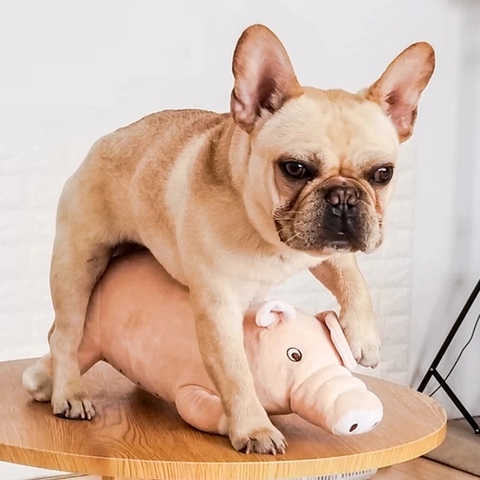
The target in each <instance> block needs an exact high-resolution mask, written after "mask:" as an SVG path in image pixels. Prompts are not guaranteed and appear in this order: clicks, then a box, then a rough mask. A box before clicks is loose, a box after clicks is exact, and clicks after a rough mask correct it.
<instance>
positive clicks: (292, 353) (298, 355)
mask: <svg viewBox="0 0 480 480" xmlns="http://www.w3.org/2000/svg"><path fill="white" fill-rule="evenodd" d="M287 357H288V359H289V360H291V361H292V362H299V361H300V360H301V359H302V352H301V351H300V350H299V349H298V348H294V347H292V348H289V349H288V350H287Z"/></svg>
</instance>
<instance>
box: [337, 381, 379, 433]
mask: <svg viewBox="0 0 480 480" xmlns="http://www.w3.org/2000/svg"><path fill="white" fill-rule="evenodd" d="M342 397H343V398H342ZM353 402H355V403H354V404H356V405H358V407H357V408H345V406H346V405H349V404H353ZM342 404H343V405H342ZM337 409H338V410H337V411H338V416H337V418H336V419H335V423H334V424H333V425H332V427H331V429H332V433H333V434H334V435H359V434H361V433H366V432H369V431H371V430H373V429H374V428H375V427H376V426H377V424H378V423H379V422H380V421H381V420H382V418H383V405H382V403H381V402H380V400H379V398H378V397H377V396H376V395H375V394H373V393H372V392H370V391H368V390H363V391H358V390H356V391H355V390H352V391H348V392H344V393H343V394H341V395H340V396H339V398H338V399H337ZM342 411H343V412H344V413H342Z"/></svg>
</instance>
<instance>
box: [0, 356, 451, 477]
mask: <svg viewBox="0 0 480 480" xmlns="http://www.w3.org/2000/svg"><path fill="white" fill-rule="evenodd" d="M32 363H33V360H32V359H29V360H18V361H13V362H4V363H0V388H1V392H2V393H1V395H0V460H4V461H7V462H11V463H18V464H23V465H30V466H35V467H42V468H48V469H53V470H62V471H67V472H75V473H89V474H96V475H104V476H112V477H135V478H139V479H140V478H142V479H143V478H146V479H152V478H158V479H168V480H170V479H182V480H185V479H208V480H216V479H218V480H220V479H221V480H230V479H231V480H233V479H249V480H256V479H275V478H298V477H305V476H317V475H327V474H334V473H346V472H352V471H361V470H368V469H370V468H375V467H378V468H380V467H384V466H388V465H392V464H395V463H400V462H404V461H407V460H410V459H412V458H415V457H418V456H420V455H423V454H424V453H426V452H428V451H430V450H432V449H434V448H435V447H437V446H438V445H439V444H440V443H441V442H442V441H443V439H444V437H445V432H446V414H445V411H444V410H443V408H442V407H440V406H439V405H438V404H437V403H436V402H435V401H434V400H432V399H430V398H428V397H426V396H424V395H422V394H419V393H417V392H416V391H414V390H411V389H409V388H406V387H402V386H399V385H396V384H394V383H390V382H386V381H384V380H378V379H375V378H371V377H365V376H362V377H361V378H362V380H364V381H365V382H366V383H367V384H368V386H369V388H370V389H371V390H372V391H373V392H375V393H376V394H377V395H378V396H379V397H380V399H381V400H382V402H383V404H384V409H385V415H384V419H383V420H382V422H381V423H380V424H379V425H378V426H377V427H376V428H375V430H373V431H372V432H370V433H367V434H363V435H358V436H352V437H336V436H333V435H331V434H328V433H326V432H324V431H323V430H321V429H320V428H318V427H315V426H313V425H311V424H308V423H307V422H305V421H303V420H302V419H300V418H299V417H297V416H295V415H288V416H283V417H274V419H273V420H274V423H275V424H276V425H277V426H278V427H279V428H280V429H281V430H282V432H283V433H284V435H285V437H286V438H287V441H288V443H289V447H288V450H287V453H286V454H285V455H278V456H269V455H257V454H252V455H245V454H241V453H237V452H235V451H234V450H233V448H232V447H231V446H230V443H229V440H228V439H227V438H225V437H220V436H216V435H208V434H204V433H200V432H198V431H196V430H194V429H193V428H191V427H189V426H188V425H186V424H185V423H184V422H183V421H182V420H181V418H180V417H179V416H178V414H177V413H176V411H175V409H174V407H172V406H171V405H169V404H167V403H166V402H164V401H162V400H160V399H158V398H155V397H154V396H152V395H149V394H148V393H146V392H143V391H141V390H139V389H137V388H136V387H135V386H134V385H133V384H132V383H131V382H130V381H129V380H127V379H126V378H125V377H123V376H122V375H120V374H119V373H117V372H116V371H115V370H113V368H111V367H110V366H109V365H106V364H103V363H99V364H97V365H96V366H95V367H93V369H92V370H90V371H89V372H88V373H87V374H86V375H85V377H84V378H85V382H86V386H87V389H88V391H89V393H90V394H91V395H92V397H93V398H94V400H95V404H96V407H97V411H98V414H97V416H96V417H95V418H94V419H93V420H92V421H91V422H86V421H72V420H65V419H61V418H57V417H55V416H53V415H52V411H51V407H50V404H43V403H37V402H34V401H32V400H31V399H30V397H29V396H28V395H27V393H26V392H25V391H24V389H23V387H22V384H21V376H22V373H23V371H24V370H25V368H26V367H27V366H29V365H30V364H32Z"/></svg>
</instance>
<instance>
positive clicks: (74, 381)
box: [49, 205, 111, 419]
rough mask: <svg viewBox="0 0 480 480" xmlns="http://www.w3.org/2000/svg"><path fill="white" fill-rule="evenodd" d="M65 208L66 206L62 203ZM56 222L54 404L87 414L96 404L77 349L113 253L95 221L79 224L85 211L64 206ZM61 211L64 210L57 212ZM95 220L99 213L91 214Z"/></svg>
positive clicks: (59, 411)
mask: <svg viewBox="0 0 480 480" xmlns="http://www.w3.org/2000/svg"><path fill="white" fill-rule="evenodd" d="M60 208H63V209H64V210H66V209H67V208H68V206H65V205H63V206H62V207H60ZM68 213H69V214H68V215H65V217H66V218H65V219H61V221H60V222H58V224H57V233H56V237H55V243H54V247H53V255H52V264H51V271H50V288H51V293H52V302H53V307H54V309H55V321H54V325H53V327H52V330H53V331H52V330H51V332H50V338H49V343H50V352H51V355H52V368H53V391H52V399H51V401H52V406H53V413H54V414H55V415H59V416H63V417H66V418H77V419H90V418H92V417H93V416H94V415H95V410H94V407H93V405H92V403H91V402H90V400H89V399H88V397H87V395H86V393H85V392H84V390H83V388H82V384H81V379H80V367H79V363H78V349H79V346H80V342H81V340H82V336H83V328H84V323H85V315H86V311H87V305H88V302H89V299H90V295H91V293H92V290H93V288H94V286H95V284H96V282H97V280H98V279H99V278H100V276H101V275H102V274H103V272H104V270H105V268H106V266H107V264H108V261H109V258H110V253H111V245H109V244H106V243H105V241H104V240H103V241H101V239H105V235H104V232H103V231H102V232H98V233H97V232H95V228H97V229H99V228H101V229H104V228H105V226H104V225H102V224H101V223H99V222H98V221H91V222H90V224H89V225H85V224H83V222H82V220H81V219H83V217H84V216H85V215H86V212H79V217H77V215H75V212H71V211H69V212H68ZM61 216H62V215H61ZM95 220H97V219H95Z"/></svg>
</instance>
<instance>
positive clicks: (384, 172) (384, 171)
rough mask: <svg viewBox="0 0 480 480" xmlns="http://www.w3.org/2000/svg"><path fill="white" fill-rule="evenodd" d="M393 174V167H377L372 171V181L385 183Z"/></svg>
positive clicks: (379, 183) (380, 183)
mask: <svg viewBox="0 0 480 480" xmlns="http://www.w3.org/2000/svg"><path fill="white" fill-rule="evenodd" d="M392 176H393V167H380V168H376V169H375V170H373V171H372V172H371V173H370V182H371V183H377V184H378V185H385V184H386V183H388V182H389V181H390V180H391V179H392Z"/></svg>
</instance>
